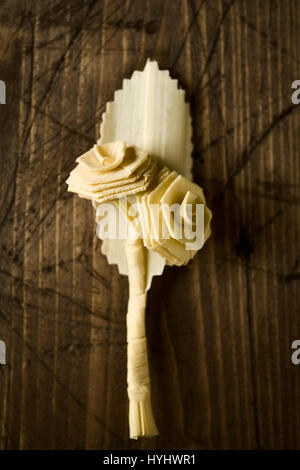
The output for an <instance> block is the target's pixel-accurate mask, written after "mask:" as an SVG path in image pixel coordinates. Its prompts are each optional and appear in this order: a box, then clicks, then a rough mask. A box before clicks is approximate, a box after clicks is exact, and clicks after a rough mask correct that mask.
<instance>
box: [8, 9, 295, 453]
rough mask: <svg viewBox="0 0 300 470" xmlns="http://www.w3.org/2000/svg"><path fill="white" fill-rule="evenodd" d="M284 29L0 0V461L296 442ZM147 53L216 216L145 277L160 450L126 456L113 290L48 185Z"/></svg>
mask: <svg viewBox="0 0 300 470" xmlns="http://www.w3.org/2000/svg"><path fill="white" fill-rule="evenodd" d="M299 28H300V5H299V2H297V1H293V0H289V1H285V0H280V1H279V0H277V1H258V0H257V1H255V0H254V1H252V0H245V1H238V0H236V1H221V0H219V1H218V0H206V1H205V0H190V1H184V0H182V1H180V0H165V1H163V0H161V1H158V0H148V1H147V0H140V1H138V0H135V1H122V0H105V1H97V0H85V1H83V0H81V1H79V0H73V1H72V2H71V1H70V0H69V1H62V0H55V1H51V2H48V1H46V0H43V1H41V0H40V1H33V0H26V1H22V2H21V1H17V0H6V1H5V0H4V1H2V2H1V6H0V43H1V46H0V79H1V80H4V81H5V82H6V86H7V104H6V105H1V106H0V129H1V130H0V135H1V137H0V154H1V173H0V182H1V186H0V188H1V206H0V230H1V233H0V240H1V242H0V250H1V255H0V339H2V340H4V341H5V342H6V346H7V364H6V365H5V366H0V435H1V441H0V448H2V449H16V448H21V449H42V448H43V449H47V448H55V449H61V448H68V449H141V448H145V449H164V448H169V449H170V448H174V449H179V448H185V449H198V448H199V449H200V448H204V449H219V448H225V449H236V448H238V449H260V448H262V449H266V448H276V449H282V448H285V449H286V448H300V365H299V366H298V367H297V366H295V365H293V364H292V363H291V352H292V350H291V344H292V341H293V340H295V339H300V296H299V280H300V247H299V240H298V234H299V230H300V179H299V178H300V170H299V147H300V121H299V112H300V108H299V107H297V106H296V105H293V104H292V102H291V93H292V90H291V82H292V81H293V80H295V79H300V70H299V65H300V59H299V51H300V36H299V30H300V29H299ZM148 57H150V58H153V59H156V60H158V62H159V64H160V67H161V68H168V69H170V71H171V75H172V77H174V78H178V79H179V81H180V83H181V85H182V86H183V87H184V88H185V89H186V90H187V97H188V99H189V100H190V102H191V107H192V115H193V123H194V142H195V153H194V178H195V181H196V182H198V183H199V184H201V186H203V188H204V190H205V193H206V195H207V200H208V205H209V207H210V208H212V210H213V214H214V220H213V236H212V238H211V239H210V240H209V242H208V243H207V245H206V246H205V248H204V249H203V250H202V251H201V252H200V253H199V254H198V255H197V257H196V258H195V259H194V260H193V261H192V262H191V263H190V265H188V266H187V267H184V268H179V269H178V268H168V269H166V270H165V272H164V275H163V276H162V277H161V278H156V279H155V280H154V282H153V286H152V289H151V292H150V295H149V302H148V318H147V329H148V338H149V358H150V367H151V377H152V390H153V392H152V393H153V406H154V412H155V415H156V418H157V423H158V427H159V430H160V436H159V437H157V438H153V439H149V440H141V441H138V442H136V441H130V440H129V439H128V422H127V412H128V403H127V396H126V328H125V315H126V305H127V295H128V288H127V278H126V277H123V276H120V275H119V274H118V272H117V269H116V267H115V266H108V264H107V261H106V259H105V257H104V256H103V255H102V254H101V253H100V243H101V242H100V241H99V240H98V239H97V238H96V235H95V223H94V212H93V209H92V207H91V205H90V204H89V203H88V202H87V201H85V200H81V199H79V198H77V197H75V196H73V195H72V194H70V193H67V192H66V185H65V183H64V182H65V180H66V178H67V176H68V173H69V171H70V170H71V169H72V168H73V166H74V160H75V158H76V157H77V156H78V155H80V154H81V153H82V152H84V151H85V150H86V149H88V148H89V147H90V146H91V145H92V144H93V143H94V141H95V139H96V138H97V137H98V128H99V124H100V121H101V115H102V112H103V111H104V109H105V105H106V102H107V101H108V100H111V99H112V97H113V93H114V91H115V90H116V89H118V88H120V86H121V82H122V79H123V78H124V77H127V78H128V77H130V76H131V74H132V72H133V71H134V70H136V69H137V70H141V69H142V68H143V67H144V64H145V61H146V59H147V58H148Z"/></svg>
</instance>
